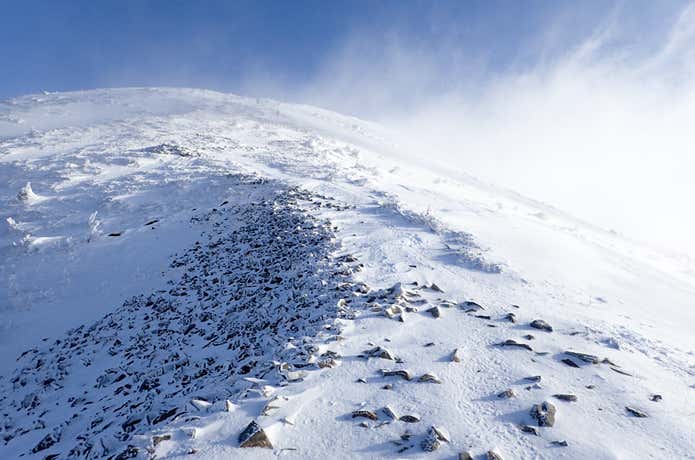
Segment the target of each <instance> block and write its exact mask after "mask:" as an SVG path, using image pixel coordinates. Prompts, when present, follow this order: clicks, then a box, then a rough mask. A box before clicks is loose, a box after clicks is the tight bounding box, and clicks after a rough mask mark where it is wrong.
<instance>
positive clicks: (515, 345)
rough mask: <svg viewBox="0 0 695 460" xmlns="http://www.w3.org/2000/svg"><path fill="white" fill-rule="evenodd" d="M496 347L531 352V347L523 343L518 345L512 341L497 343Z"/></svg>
mask: <svg viewBox="0 0 695 460" xmlns="http://www.w3.org/2000/svg"><path fill="white" fill-rule="evenodd" d="M497 345H499V346H501V347H516V348H523V349H524V350H528V351H533V348H531V345H528V344H525V343H519V342H517V341H516V340H512V339H507V340H505V341H504V342H501V343H498V344H497Z"/></svg>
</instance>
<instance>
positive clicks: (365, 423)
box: [357, 422, 369, 428]
mask: <svg viewBox="0 0 695 460" xmlns="http://www.w3.org/2000/svg"><path fill="white" fill-rule="evenodd" d="M357 426H359V427H362V428H369V423H367V422H360V423H358V424H357Z"/></svg>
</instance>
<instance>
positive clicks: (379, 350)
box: [364, 347, 395, 361]
mask: <svg viewBox="0 0 695 460" xmlns="http://www.w3.org/2000/svg"><path fill="white" fill-rule="evenodd" d="M364 353H365V354H366V355H367V356H369V357H371V358H382V359H389V360H391V361H393V360H394V359H395V356H394V355H393V353H391V352H390V351H389V350H387V349H386V348H383V347H374V348H372V349H370V350H367V351H365V352H364Z"/></svg>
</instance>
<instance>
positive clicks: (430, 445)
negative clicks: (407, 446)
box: [420, 426, 449, 452]
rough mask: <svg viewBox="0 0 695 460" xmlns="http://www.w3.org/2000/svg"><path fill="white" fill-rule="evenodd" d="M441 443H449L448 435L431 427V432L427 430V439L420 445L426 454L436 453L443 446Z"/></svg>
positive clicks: (439, 429)
mask: <svg viewBox="0 0 695 460" xmlns="http://www.w3.org/2000/svg"><path fill="white" fill-rule="evenodd" d="M440 441H443V442H449V439H448V433H446V432H445V431H444V430H442V429H441V428H437V427H434V426H431V427H430V428H429V430H427V434H426V435H425V439H423V440H422V443H420V447H422V450H424V451H425V452H434V451H435V450H437V449H439V446H441V442H440Z"/></svg>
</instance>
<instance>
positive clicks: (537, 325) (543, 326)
mask: <svg viewBox="0 0 695 460" xmlns="http://www.w3.org/2000/svg"><path fill="white" fill-rule="evenodd" d="M531 327H532V328H534V329H540V330H542V331H546V332H553V327H552V326H551V325H550V324H548V323H546V322H545V321H543V320H542V319H534V320H533V321H531Z"/></svg>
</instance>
